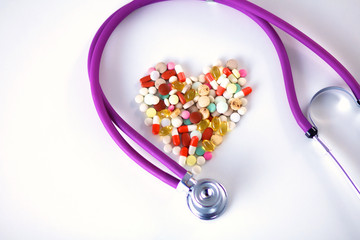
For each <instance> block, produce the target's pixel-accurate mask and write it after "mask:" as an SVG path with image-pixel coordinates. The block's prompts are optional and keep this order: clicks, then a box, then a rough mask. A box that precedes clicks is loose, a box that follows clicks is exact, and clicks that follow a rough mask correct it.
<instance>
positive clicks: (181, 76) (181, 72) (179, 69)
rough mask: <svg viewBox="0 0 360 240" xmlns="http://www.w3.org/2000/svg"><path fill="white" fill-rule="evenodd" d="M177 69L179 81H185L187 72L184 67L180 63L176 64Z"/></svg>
mask: <svg viewBox="0 0 360 240" xmlns="http://www.w3.org/2000/svg"><path fill="white" fill-rule="evenodd" d="M175 71H176V74H177V77H178V79H179V81H180V82H185V81H186V77H185V73H184V70H183V69H182V67H181V66H180V65H175Z"/></svg>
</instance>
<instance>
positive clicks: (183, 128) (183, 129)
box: [178, 124, 197, 133]
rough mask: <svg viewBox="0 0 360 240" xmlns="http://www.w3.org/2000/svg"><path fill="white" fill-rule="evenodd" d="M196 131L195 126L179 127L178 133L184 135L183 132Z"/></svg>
mask: <svg viewBox="0 0 360 240" xmlns="http://www.w3.org/2000/svg"><path fill="white" fill-rule="evenodd" d="M196 129H197V125H195V124H192V125H187V126H180V127H179V128H178V131H179V133H185V132H192V131H194V130H196Z"/></svg>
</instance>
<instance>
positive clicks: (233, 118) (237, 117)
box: [230, 112, 240, 123]
mask: <svg viewBox="0 0 360 240" xmlns="http://www.w3.org/2000/svg"><path fill="white" fill-rule="evenodd" d="M230 120H231V121H233V122H235V123H237V122H239V121H240V114H239V113H237V112H234V113H232V114H231V115H230Z"/></svg>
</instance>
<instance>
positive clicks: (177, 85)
mask: <svg viewBox="0 0 360 240" xmlns="http://www.w3.org/2000/svg"><path fill="white" fill-rule="evenodd" d="M171 86H172V87H173V88H174V89H176V90H178V91H181V90H183V88H184V87H185V83H182V82H179V81H175V82H173V83H171Z"/></svg>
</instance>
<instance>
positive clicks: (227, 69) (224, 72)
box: [223, 67, 232, 77]
mask: <svg viewBox="0 0 360 240" xmlns="http://www.w3.org/2000/svg"><path fill="white" fill-rule="evenodd" d="M223 74H225V75H226V76H227V77H228V76H230V75H231V74H232V72H231V70H230V69H229V68H227V67H226V68H224V69H223Z"/></svg>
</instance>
